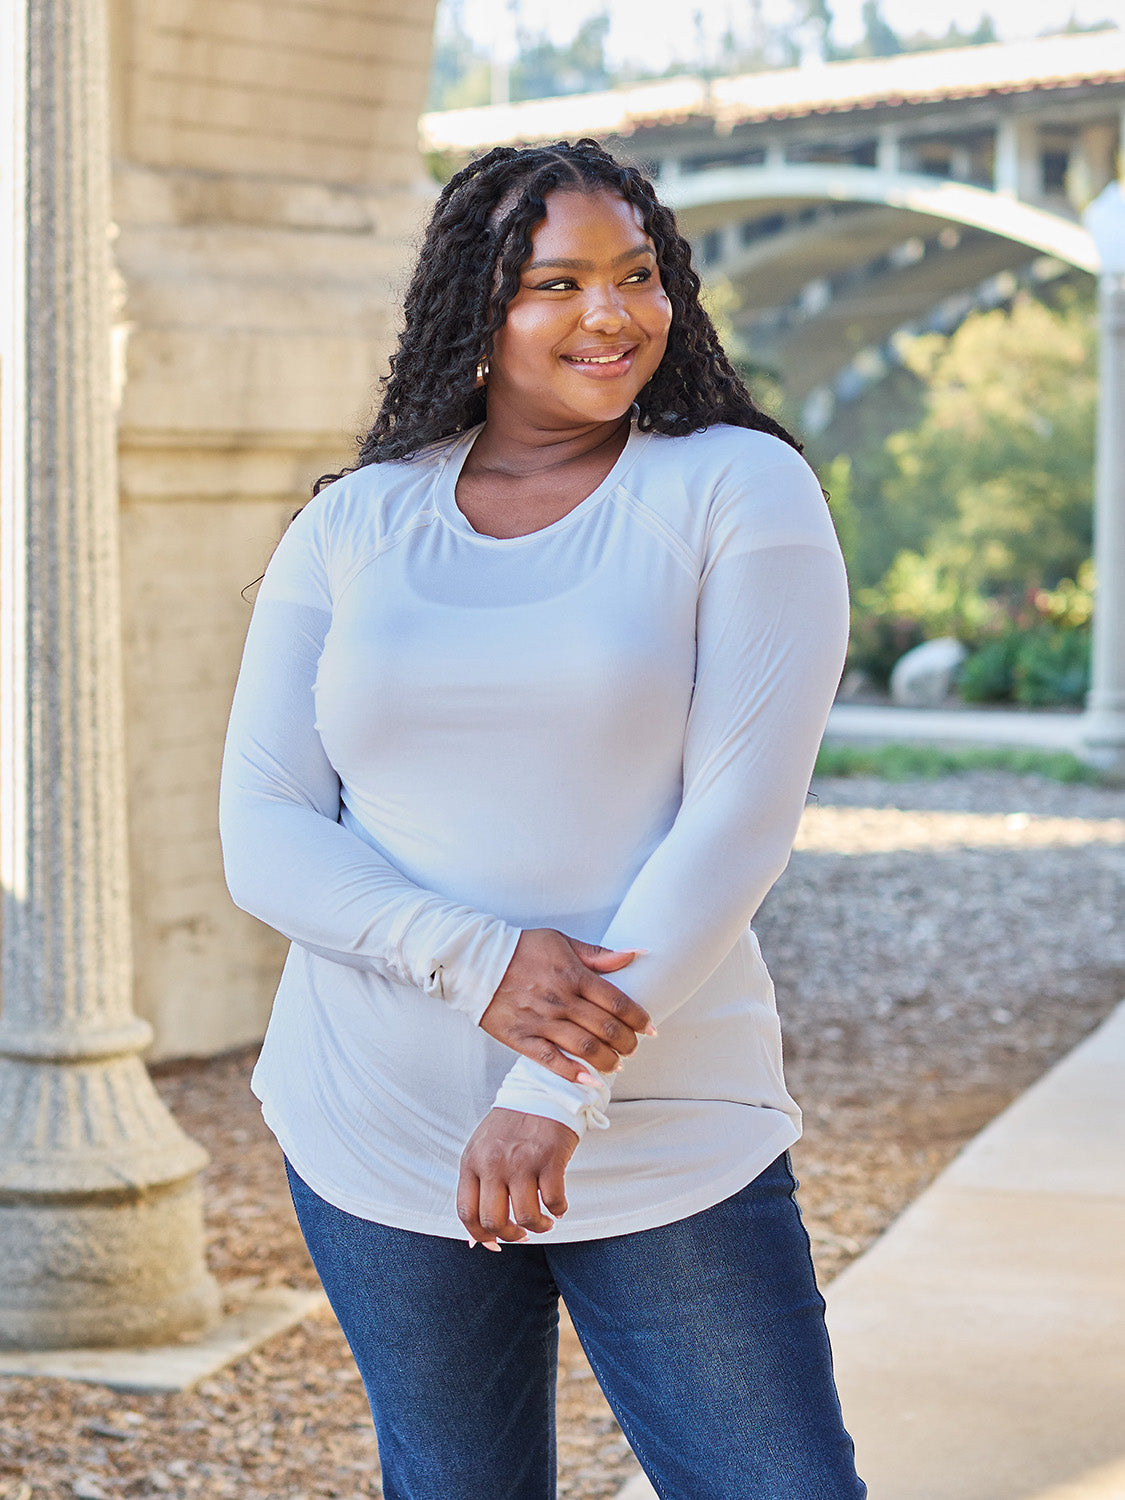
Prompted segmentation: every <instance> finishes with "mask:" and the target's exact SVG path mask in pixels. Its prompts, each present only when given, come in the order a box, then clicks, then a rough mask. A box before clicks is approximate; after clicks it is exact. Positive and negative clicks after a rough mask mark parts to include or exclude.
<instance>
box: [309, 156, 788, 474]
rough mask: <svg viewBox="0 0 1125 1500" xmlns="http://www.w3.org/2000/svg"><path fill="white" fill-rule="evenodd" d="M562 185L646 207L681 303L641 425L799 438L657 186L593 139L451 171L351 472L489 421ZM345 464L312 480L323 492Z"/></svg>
mask: <svg viewBox="0 0 1125 1500" xmlns="http://www.w3.org/2000/svg"><path fill="white" fill-rule="evenodd" d="M559 189H563V190H567V191H571V192H573V191H578V192H587V193H591V192H599V191H608V192H611V193H614V194H616V195H617V196H619V197H621V198H624V200H625V201H626V203H631V204H633V205H634V207H635V208H637V210H638V211H639V213H640V216H641V220H642V223H643V225H644V231H645V233H646V234H647V235H648V237H649V238H650V239H651V240H652V243H653V246H654V248H655V250H656V262H657V266H658V267H659V271H660V280H661V282H662V284H663V287H664V290H665V292H666V293H667V295H668V299H669V301H670V302H671V304H672V326H671V329H670V332H669V335H668V346H667V349H666V351H665V354H664V357H663V359H662V360H661V362H660V365H659V366H658V368H657V370H656V373H655V374H654V375H653V376H652V378H651V379H650V380H649V381H648V383H647V384H646V385H645V386H644V388H643V389H642V390H641V392H640V394H639V395H638V397H637V405H638V406H639V407H640V417H639V419H638V426H640V427H641V428H642V429H645V430H650V431H653V432H662V433H667V434H669V435H671V436H680V435H683V434H685V433H689V432H695V431H698V430H700V429H701V428H704V427H710V426H713V425H714V424H715V423H718V422H726V423H729V424H730V425H731V426H734V427H753V428H757V429H759V430H761V431H763V432H770V433H773V434H774V435H775V436H777V437H779V438H783V439H784V440H785V442H787V443H790V444H791V445H792V446H793V447H794V448H796V449H797V450H798V451H800V447H801V445H800V444H799V443H798V442H797V440H796V439H795V438H794V437H793V436H792V434H791V433H789V432H787V431H786V429H785V428H784V427H782V426H781V424H780V423H779V422H776V421H774V419H773V418H772V417H770V416H768V415H767V414H766V413H765V412H764V411H762V410H761V408H760V407H759V406H758V405H757V404H756V403H755V401H754V399H753V397H752V396H751V395H750V393H749V391H748V390H747V389H746V387H745V385H744V384H743V383H742V381H741V380H740V379H739V377H738V375H737V374H736V373H735V371H734V369H733V368H732V366H731V363H730V361H729V360H728V359H727V356H726V355H725V354H724V352H723V348H722V345H721V344H720V343H719V338H718V335H717V333H716V332H715V329H714V326H713V324H712V322H711V319H710V318H709V317H708V316H707V313H706V312H705V311H704V309H703V307H702V305H701V303H700V300H699V291H700V281H699V277H698V276H697V275H696V273H695V271H693V270H692V266H691V247H690V245H689V244H688V242H687V240H685V239H684V237H683V236H682V235H681V234H680V232H679V231H678V229H677V228H676V220H675V217H674V215H673V214H672V211H671V210H670V209H668V208H666V207H665V206H664V205H663V204H662V203H660V202H659V201H658V200H657V197H656V193H655V191H654V190H653V187H652V184H651V183H650V182H649V181H648V179H647V178H646V177H644V176H643V175H642V174H641V173H640V172H639V171H637V169H636V168H635V167H630V166H624V165H622V164H621V163H620V162H618V161H616V160H615V159H614V158H613V157H612V156H610V154H609V152H608V151H605V150H603V149H602V147H601V146H599V145H598V143H597V142H596V141H593V140H589V139H582V140H579V141H575V142H574V143H573V144H571V143H570V142H569V141H558V142H556V143H555V144H554V145H552V146H531V147H526V148H522V149H521V148H516V147H513V146H497V147H496V148H495V149H494V150H492V151H489V152H488V153H487V154H486V155H484V156H481V157H478V158H477V160H476V161H472V162H470V163H469V165H468V166H467V167H464V168H462V170H461V171H460V172H458V173H456V175H455V176H453V177H452V178H451V179H450V180H449V182H448V183H447V184H446V186H445V188H444V189H443V191H442V193H441V196H440V197H439V198H438V201H437V204H436V206H435V208H434V211H433V214H432V216H431V218H430V222H429V226H428V228H427V230H426V237H425V240H424V242H423V245H422V250H421V253H420V255H419V257H418V264H417V266H416V267H415V270H414V275H413V278H412V279H411V282H410V287H409V290H408V291H407V294H406V300H405V303H404V306H403V312H404V320H405V321H404V327H403V331H402V336H401V338H400V340H399V345H398V349H397V350H396V352H395V353H394V354H393V355H392V356H391V361H390V365H391V370H390V374H389V375H387V376H385V377H384V379H383V382H382V384H383V395H382V401H381V403H380V406H379V410H378V413H377V415H376V417H375V421H374V424H373V425H372V427H371V429H370V431H369V432H367V433H366V434H364V435H363V436H362V437H360V438H359V439H358V440H357V441H358V444H359V454H358V457H357V459H356V462H355V463H354V464H353V465H352V466H351V468H348V469H345V470H343V473H345V474H346V473H350V472H352V470H354V469H359V468H363V467H364V466H365V465H366V464H373V463H383V462H385V461H387V460H388V459H400V458H410V457H411V456H412V455H414V454H416V453H418V452H419V451H420V450H421V449H423V448H425V447H427V446H428V445H429V444H431V443H434V442H437V441H438V440H439V439H440V438H444V437H449V436H451V435H452V434H454V433H457V432H464V431H465V430H466V429H468V428H470V427H475V426H476V425H477V424H478V423H480V422H483V421H484V416H485V394H484V390H483V389H481V388H479V387H478V384H477V378H476V377H477V367H478V366H479V365H480V364H481V363H482V362H483V361H487V359H488V357H489V355H490V353H491V352H492V339H493V335H494V334H495V333H496V331H497V330H498V329H499V328H500V327H502V325H503V323H504V318H505V313H506V310H507V306H508V303H509V302H510V301H511V300H512V298H513V297H514V296H515V294H516V292H517V291H518V289H519V284H520V271H521V269H522V267H523V265H524V263H525V262H526V261H527V259H528V257H529V256H530V254H531V234H532V230H533V229H534V228H535V226H536V225H537V224H539V223H540V222H541V220H542V219H543V218H544V217H545V215H546V212H547V204H546V200H547V195H548V194H549V193H551V192H555V191H558V190H559ZM338 478H340V475H338V474H325V475H323V476H322V477H321V478H320V479H318V480H317V482H316V485H315V487H314V491H313V492H314V494H315V493H316V492H317V491H318V490H320V489H321V488H322V487H323V486H324V485H326V484H329V483H331V482H332V480H334V479H338Z"/></svg>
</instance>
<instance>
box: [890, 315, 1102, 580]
mask: <svg viewBox="0 0 1125 1500" xmlns="http://www.w3.org/2000/svg"><path fill="white" fill-rule="evenodd" d="M907 358H908V360H909V362H910V364H911V366H912V368H913V369H914V371H915V373H916V374H918V376H919V377H920V378H921V379H922V380H923V381H924V382H925V384H926V397H925V415H924V416H923V419H922V421H921V423H920V424H919V425H918V426H917V427H916V428H914V429H913V430H911V431H906V432H899V433H895V434H893V435H892V436H891V437H890V438H888V439H887V443H886V448H887V451H888V453H889V455H890V457H891V458H892V460H893V470H892V472H891V473H890V475H889V477H888V479H887V482H886V485H885V488H884V502H885V504H886V506H887V508H888V509H890V510H893V511H895V512H896V514H897V520H898V529H899V532H900V535H905V536H907V537H910V538H912V540H910V541H909V542H908V543H907V549H906V550H911V551H915V552H918V553H919V554H921V555H924V556H925V558H926V559H927V562H928V564H929V566H930V568H931V570H932V571H933V573H934V575H935V576H937V575H940V576H942V577H943V578H944V579H945V580H946V586H947V587H948V588H952V589H954V590H955V591H956V592H957V593H958V594H960V595H962V596H964V597H966V598H967V597H969V596H971V595H977V596H979V597H987V596H992V597H1000V598H1004V597H1006V598H1009V599H1018V598H1022V597H1023V596H1024V595H1025V594H1026V593H1027V591H1028V590H1029V589H1036V588H1040V587H1043V586H1047V587H1050V586H1051V585H1053V584H1054V583H1057V581H1058V580H1059V579H1061V578H1064V577H1071V578H1073V577H1074V576H1075V573H1076V572H1077V570H1078V568H1079V567H1080V566H1081V564H1082V563H1083V562H1084V561H1085V559H1086V558H1087V557H1088V556H1089V553H1090V546H1091V516H1092V506H1091V477H1092V471H1093V450H1094V418H1095V410H1096V399H1097V380H1096V374H1095V362H1094V328H1093V318H1092V316H1091V311H1090V308H1089V306H1088V305H1087V304H1086V303H1084V302H1080V301H1079V300H1078V299H1077V298H1076V297H1070V298H1068V299H1066V300H1064V301H1063V303H1062V305H1060V306H1059V307H1057V308H1052V307H1049V306H1047V305H1046V304H1044V303H1042V302H1037V301H1035V300H1033V299H1032V298H1030V297H1020V298H1017V300H1016V301H1015V302H1014V303H1013V305H1012V306H1011V308H1009V309H999V308H998V309H995V310H993V311H991V312H986V313H978V314H976V315H974V316H973V317H970V318H968V319H966V321H965V322H964V323H963V324H962V325H961V327H960V328H959V329H958V330H957V331H956V333H954V334H953V335H952V336H951V337H950V338H942V337H941V336H939V335H936V334H932V335H926V336H925V337H923V338H919V339H917V340H915V341H914V344H913V346H912V347H911V348H910V349H909V351H908V355H907Z"/></svg>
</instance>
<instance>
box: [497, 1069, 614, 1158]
mask: <svg viewBox="0 0 1125 1500" xmlns="http://www.w3.org/2000/svg"><path fill="white" fill-rule="evenodd" d="M567 1055H568V1056H569V1053H568V1054H567ZM575 1061H579V1059H577V1058H576V1059H575ZM597 1076H598V1078H599V1079H601V1082H600V1083H599V1084H598V1085H597V1086H596V1087H594V1086H592V1085H588V1084H581V1083H570V1082H568V1081H567V1080H566V1079H565V1078H560V1077H559V1076H558V1074H557V1073H552V1072H551V1071H550V1070H549V1069H548V1068H544V1067H543V1066H542V1065H541V1064H540V1063H536V1062H532V1061H531V1059H530V1058H527V1057H521V1058H520V1059H519V1060H518V1061H517V1062H516V1063H515V1064H514V1065H513V1067H512V1068H510V1069H509V1071H508V1075H507V1077H506V1078H505V1079H504V1082H503V1083H502V1084H501V1085H500V1089H499V1092H498V1093H497V1095H496V1098H495V1100H494V1101H493V1105H494V1108H496V1109H512V1110H516V1111H518V1113H520V1114H523V1115H540V1116H542V1117H543V1119H546V1120H557V1121H558V1123H559V1124H560V1125H567V1126H569V1127H570V1129H571V1130H573V1131H574V1133H575V1135H576V1136H578V1138H579V1139H581V1138H582V1136H584V1135H585V1134H586V1131H587V1130H589V1129H593V1130H608V1129H609V1119H608V1116H607V1115H606V1110H607V1108H608V1107H609V1095H610V1088H611V1083H612V1080H611V1079H610V1078H609V1077H607V1076H606V1075H605V1074H604V1073H599V1074H598V1075H597Z"/></svg>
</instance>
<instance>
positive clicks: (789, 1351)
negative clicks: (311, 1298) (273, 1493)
mask: <svg viewBox="0 0 1125 1500" xmlns="http://www.w3.org/2000/svg"><path fill="white" fill-rule="evenodd" d="M289 1181H290V1187H291V1190H292V1193H293V1202H294V1204H295V1206H296V1209H297V1217H298V1219H299V1220H300V1224H301V1229H302V1231H303V1233H304V1236H305V1241H306V1243H307V1245H308V1247H309V1252H310V1254H311V1255H312V1258H313V1261H314V1263H315V1265H316V1268H317V1271H318V1272H319V1273H320V1279H321V1281H322V1282H323V1283H324V1288H325V1291H326V1292H327V1293H328V1297H329V1300H330V1301H331V1303H332V1306H333V1308H334V1310H335V1312H336V1316H337V1317H338V1318H339V1320H340V1324H341V1326H342V1328H343V1330H344V1332H345V1334H346V1335H347V1338H348V1342H349V1343H350V1345H351V1349H352V1353H353V1354H354V1356H355V1359H356V1363H357V1365H358V1366H359V1371H360V1374H361V1375H362V1377H363V1382H364V1386H365V1388H366V1391H367V1396H368V1399H369V1401H370V1403H371V1410H372V1414H373V1416H374V1418H375V1428H376V1433H377V1436H378V1441H379V1455H380V1460H381V1463H382V1470H383V1494H384V1496H385V1497H386V1500H551V1497H553V1496H554V1494H555V1430H554V1429H555V1414H554V1399H555V1376H556V1366H557V1352H558V1339H557V1332H558V1299H559V1295H560V1293H561V1295H562V1297H563V1299H564V1301H565V1302H566V1305H567V1308H568V1310H569V1312H570V1315H571V1318H572V1320H573V1323H574V1326H575V1328H576V1329H577V1331H578V1336H579V1337H580V1339H581V1340H582V1344H583V1347H584V1349H585V1351H586V1354H587V1356H588V1358H589V1361H590V1364H591V1366H592V1368H593V1370H594V1374H595V1375H596V1376H597V1378H598V1381H599V1382H600V1384H601V1387H602V1390H603V1391H604V1392H605V1394H606V1397H607V1399H608V1401H609V1403H610V1405H611V1406H612V1408H613V1410H614V1413H615V1415H616V1416H617V1419H618V1421H619V1422H620V1423H621V1427H622V1430H623V1431H624V1433H625V1436H626V1437H627V1438H628V1440H629V1442H630V1444H631V1445H632V1447H633V1451H634V1452H635V1453H636V1455H637V1457H638V1458H639V1459H640V1461H641V1463H642V1464H643V1466H644V1468H645V1470H646V1472H647V1473H648V1475H649V1478H650V1479H651V1480H652V1483H653V1485H654V1487H655V1489H656V1491H657V1494H658V1495H660V1496H661V1497H662V1500H862V1497H863V1496H864V1495H866V1493H867V1490H866V1487H865V1486H864V1484H863V1483H862V1481H861V1480H860V1479H858V1478H857V1476H856V1472H855V1465H854V1458H853V1450H852V1443H851V1439H850V1438H849V1437H848V1434H847V1433H846V1431H845V1430H844V1425H843V1420H842V1418H841V1415H840V1403H839V1401H838V1399H837V1396H836V1387H835V1383H834V1381H833V1377H832V1356H831V1353H830V1351H829V1347H828V1336H827V1333H826V1331H825V1327H824V1317H823V1313H824V1301H823V1299H822V1297H821V1295H820V1293H819V1291H818V1290H817V1286H816V1281H815V1278H814V1275H813V1267H812V1259H811V1257H810V1254H809V1239H808V1235H807V1233H806V1231H805V1228H804V1226H803V1224H802V1223H801V1217H800V1213H799V1211H798V1208H797V1204H796V1199H795V1198H794V1190H795V1188H796V1185H797V1184H796V1182H795V1181H794V1179H793V1174H792V1171H791V1169H790V1166H789V1159H788V1155H787V1154H786V1155H785V1156H781V1157H779V1158H778V1159H777V1161H775V1162H774V1163H773V1164H772V1165H771V1166H769V1167H767V1168H766V1170H765V1171H764V1172H763V1173H762V1174H761V1175H760V1176H759V1177H758V1178H756V1179H755V1181H754V1182H752V1183H750V1185H749V1186H748V1187H745V1188H743V1189H742V1191H741V1192H739V1193H736V1194H735V1195H734V1196H733V1197H731V1198H728V1199H726V1200H725V1202H722V1203H718V1204H716V1205H715V1206H714V1207H713V1208H708V1209H705V1210H704V1211H703V1212H702V1213H698V1214H693V1215H692V1216H691V1217H690V1218H687V1219H681V1220H680V1221H679V1222H678V1223H675V1224H666V1225H663V1226H661V1227H660V1228H657V1229H646V1230H641V1231H639V1232H637V1233H634V1234H623V1235H617V1236H614V1237H612V1238H610V1239H602V1240H585V1241H582V1242H580V1243H577V1244H559V1245H551V1244H550V1243H549V1239H546V1240H535V1241H534V1243H532V1242H528V1243H524V1244H520V1245H512V1246H509V1245H506V1246H505V1247H504V1249H503V1251H502V1252H501V1253H500V1254H499V1255H497V1254H494V1253H489V1252H488V1251H486V1250H481V1249H479V1248H478V1249H474V1250H471V1249H470V1248H469V1246H468V1244H467V1243H466V1242H465V1241H459V1240H450V1239H442V1238H439V1237H435V1236H431V1235H426V1234H415V1233H412V1232H410V1231H408V1230H404V1229H389V1228H387V1227H386V1226H384V1225H381V1224H373V1223H370V1222H368V1221H367V1220H366V1219H358V1218H355V1217H353V1215H351V1214H348V1213H344V1212H343V1211H342V1210H341V1209H338V1208H334V1207H332V1206H331V1205H330V1204H328V1203H326V1202H325V1201H324V1200H323V1199H322V1198H320V1197H318V1196H317V1194H316V1193H314V1192H313V1191H312V1189H311V1188H310V1187H308V1185H307V1184H306V1183H304V1182H303V1181H302V1180H301V1179H300V1178H299V1177H298V1176H297V1174H296V1173H295V1172H294V1171H293V1169H292V1167H289Z"/></svg>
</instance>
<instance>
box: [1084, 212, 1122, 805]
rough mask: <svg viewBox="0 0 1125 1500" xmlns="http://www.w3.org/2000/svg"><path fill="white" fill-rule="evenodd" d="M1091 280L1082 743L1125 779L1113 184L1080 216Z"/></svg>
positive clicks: (1118, 284)
mask: <svg viewBox="0 0 1125 1500" xmlns="http://www.w3.org/2000/svg"><path fill="white" fill-rule="evenodd" d="M1085 217H1086V223H1087V225H1088V227H1089V229H1090V232H1091V234H1092V235H1093V236H1094V240H1095V243H1096V244H1097V247H1098V253H1099V255H1100V257H1101V262H1102V274H1101V276H1100V277H1099V280H1098V332H1099V339H1100V344H1099V352H1098V434H1097V450H1096V461H1095V462H1096V467H1095V478H1094V568H1095V572H1096V577H1097V591H1096V593H1095V596H1094V640H1093V660H1092V663H1091V682H1090V696H1089V698H1088V699H1087V703H1086V715H1085V721H1084V724H1083V741H1084V744H1085V747H1086V754H1087V756H1088V758H1089V759H1090V760H1091V761H1092V762H1093V763H1094V764H1095V765H1097V766H1100V767H1101V768H1102V769H1103V770H1104V771H1106V772H1107V773H1108V774H1109V775H1111V776H1112V777H1113V778H1114V779H1115V780H1118V781H1121V780H1125V193H1123V192H1122V188H1121V186H1120V184H1119V183H1116V182H1113V183H1111V184H1110V185H1109V186H1108V187H1107V188H1105V189H1104V191H1103V192H1102V193H1101V194H1100V195H1099V196H1098V197H1097V198H1096V199H1095V200H1094V202H1093V203H1092V204H1091V205H1090V208H1089V209H1088V210H1087V212H1086V216H1085Z"/></svg>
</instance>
